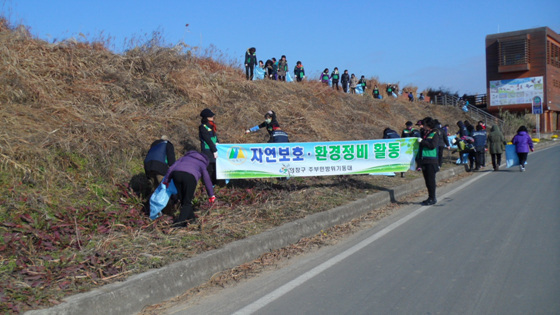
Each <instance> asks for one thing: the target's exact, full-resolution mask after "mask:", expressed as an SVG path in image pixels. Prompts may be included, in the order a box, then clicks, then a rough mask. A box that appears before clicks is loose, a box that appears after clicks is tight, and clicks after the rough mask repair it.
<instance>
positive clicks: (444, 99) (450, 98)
mask: <svg viewBox="0 0 560 315" xmlns="http://www.w3.org/2000/svg"><path fill="white" fill-rule="evenodd" d="M469 98H471V99H473V102H471V101H469V104H468V105H467V111H466V114H467V115H469V116H470V117H471V118H472V119H473V120H475V121H477V122H478V121H483V122H484V124H485V125H493V124H496V125H498V126H499V127H500V128H503V126H504V121H503V120H502V119H500V118H498V117H496V116H494V115H491V114H489V113H488V112H486V111H485V110H482V109H480V108H478V107H477V105H481V104H485V103H486V95H485V94H481V95H476V96H471V97H467V100H469ZM433 103H434V104H436V105H447V106H457V107H459V108H461V109H463V106H464V105H465V101H463V100H462V99H461V98H460V97H458V96H456V95H449V94H445V95H435V96H434V102H433ZM473 103H474V104H473Z"/></svg>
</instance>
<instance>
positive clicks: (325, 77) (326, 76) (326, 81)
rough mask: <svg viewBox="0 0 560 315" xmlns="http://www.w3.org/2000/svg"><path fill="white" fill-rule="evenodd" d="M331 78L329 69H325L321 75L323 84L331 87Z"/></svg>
mask: <svg viewBox="0 0 560 315" xmlns="http://www.w3.org/2000/svg"><path fill="white" fill-rule="evenodd" d="M330 79H331V77H330V76H329V68H325V70H324V71H323V73H321V83H323V84H325V85H329V81H330Z"/></svg>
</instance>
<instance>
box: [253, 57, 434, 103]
mask: <svg viewBox="0 0 560 315" xmlns="http://www.w3.org/2000/svg"><path fill="white" fill-rule="evenodd" d="M256 51H257V49H256V48H255V47H251V48H248V49H247V51H246V52H245V59H244V60H245V76H246V78H247V80H253V77H254V74H255V68H256V67H259V68H261V69H262V70H263V71H264V77H265V78H267V79H270V80H278V81H286V77H287V76H288V72H289V67H288V61H287V59H286V56H285V55H282V57H280V60H276V58H274V57H273V58H270V59H268V60H267V61H266V62H263V61H262V60H258V59H257V54H256ZM293 72H294V77H295V78H296V81H297V82H301V81H302V80H303V79H304V78H305V69H304V67H303V64H302V63H301V61H298V62H297V63H296V65H295V67H294V69H293ZM319 81H321V83H323V84H325V85H331V86H332V88H333V89H334V90H337V91H339V90H340V86H342V90H343V91H344V93H350V94H357V93H356V91H357V89H358V87H360V88H361V91H362V92H360V93H365V90H366V89H367V88H368V85H367V79H366V78H365V76H363V75H362V76H361V77H360V79H358V77H357V76H356V75H355V74H354V73H352V74H349V72H348V70H344V72H342V74H341V73H340V72H339V70H338V67H335V68H334V69H333V71H332V72H330V71H329V69H328V68H325V70H323V72H322V73H321V75H320V77H319ZM339 83H340V85H339ZM385 92H386V93H387V95H388V96H392V97H395V98H397V97H398V93H399V89H398V87H397V86H396V85H394V84H387V87H386V89H385ZM372 95H373V98H376V99H381V98H383V97H382V96H381V93H380V92H379V88H378V87H377V85H375V86H374V88H373V91H372ZM407 96H408V100H409V101H411V102H413V101H414V94H413V93H412V91H408V92H407ZM418 100H420V101H423V100H424V95H423V94H422V93H421V94H420V96H419V97H418Z"/></svg>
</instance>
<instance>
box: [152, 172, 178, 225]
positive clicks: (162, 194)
mask: <svg viewBox="0 0 560 315" xmlns="http://www.w3.org/2000/svg"><path fill="white" fill-rule="evenodd" d="M175 194H177V187H175V183H173V180H171V181H170V182H169V187H165V185H164V184H163V181H161V183H160V184H159V186H158V187H157V188H156V191H154V193H153V194H152V196H151V197H150V219H152V220H155V219H157V218H159V217H160V216H161V210H163V208H165V207H166V206H167V203H168V202H169V198H171V195H175Z"/></svg>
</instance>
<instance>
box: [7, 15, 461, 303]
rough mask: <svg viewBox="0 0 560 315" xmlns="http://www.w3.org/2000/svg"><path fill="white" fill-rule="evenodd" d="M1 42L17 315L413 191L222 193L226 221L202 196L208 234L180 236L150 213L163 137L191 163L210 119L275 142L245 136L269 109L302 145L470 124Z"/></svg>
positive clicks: (303, 188) (10, 278) (265, 186)
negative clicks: (151, 169)
mask: <svg viewBox="0 0 560 315" xmlns="http://www.w3.org/2000/svg"><path fill="white" fill-rule="evenodd" d="M0 43H1V45H0V58H1V59H2V60H1V62H0V121H1V122H2V126H3V128H1V130H0V168H1V172H0V196H1V197H0V282H1V283H3V286H2V288H0V312H3V313H4V312H19V311H22V310H26V309H30V308H37V307H40V306H45V305H50V304H53V303H57V302H56V301H57V300H59V299H60V298H61V297H63V296H65V295H68V294H72V293H76V292H80V291H84V290H88V289H90V288H91V287H92V286H96V285H102V284H105V283H108V282H110V281H114V280H118V279H122V278H123V277H126V276H129V275H130V274H133V273H137V272H142V271H144V270H146V269H148V268H153V267H158V266H162V265H164V264H167V263H169V262H171V261H174V260H177V259H184V258H185V257H189V256H192V255H196V254H197V253H200V252H203V251H205V250H208V249H211V248H216V247H219V246H221V245H222V244H223V243H224V242H229V241H232V240H235V239H240V238H243V237H246V236H247V235H251V234H255V233H259V232H260V231H262V230H264V229H267V228H269V227H271V226H274V225H278V224H282V223H283V222H286V221H289V220H293V219H297V218H300V217H303V216H305V215H307V214H309V213H312V212H316V211H323V210H325V209H329V208H331V207H333V206H336V205H339V204H343V203H345V202H348V201H349V200H352V199H355V198H359V197H360V196H363V195H364V194H366V193H368V192H373V191H375V190H376V189H378V188H380V187H383V186H387V185H393V184H397V183H399V181H401V179H387V178H382V179H380V178H378V177H376V178H373V177H374V176H369V177H368V176H352V177H332V178H319V179H317V178H316V179H297V178H294V179H292V180H291V181H289V182H287V183H286V182H277V181H275V180H247V181H240V182H239V183H236V184H235V186H233V187H224V188H219V189H218V192H217V195H218V198H219V202H218V203H217V204H216V205H214V206H213V208H212V209H209V205H207V204H206V203H205V202H203V201H202V200H205V194H204V193H203V192H201V191H199V192H198V193H197V196H200V200H199V199H197V200H196V204H197V206H199V208H200V209H201V210H202V211H203V213H204V214H205V215H204V216H203V219H202V220H201V221H202V223H203V224H202V225H201V226H199V227H198V228H192V229H190V230H188V231H185V232H183V233H179V234H177V233H173V232H172V230H171V229H170V228H169V220H170V217H164V218H162V219H161V220H158V221H156V222H151V221H149V220H147V218H146V217H145V216H144V215H143V214H142V206H143V203H144V202H145V200H146V197H145V196H144V195H143V194H142V191H143V187H145V186H143V185H144V184H145V183H144V178H143V174H142V172H143V168H142V160H143V157H144V155H145V153H146V151H147V148H148V146H149V144H150V143H151V142H152V141H153V140H155V139H156V138H159V136H161V135H162V134H166V135H168V136H169V137H170V138H171V139H172V141H173V142H174V143H175V144H176V148H177V154H178V155H179V154H181V152H183V148H184V147H185V146H189V145H195V146H198V139H197V138H198V135H197V130H198V129H197V126H198V124H199V117H198V114H199V112H200V111H201V110H202V109H203V108H205V107H209V108H211V109H212V110H213V111H214V112H216V113H217V117H216V121H217V124H218V128H219V129H218V133H219V136H220V140H221V142H223V143H240V142H261V141H263V140H265V139H266V135H265V133H259V134H252V135H249V136H244V134H243V130H244V129H245V128H247V127H250V126H253V125H255V124H257V123H260V122H261V121H262V119H263V117H262V115H263V113H264V112H266V111H267V110H269V109H273V110H275V111H276V112H277V113H278V115H279V121H280V123H281V125H282V126H283V127H284V129H285V130H286V131H287V132H288V133H289V134H290V137H291V141H294V142H296V141H326V140H355V139H372V138H380V137H381V134H382V130H383V129H384V128H385V127H387V126H389V127H392V128H393V129H396V130H399V131H400V129H401V126H402V125H403V124H404V122H405V121H406V120H416V119H420V118H422V117H424V116H428V115H430V116H434V117H437V118H439V119H440V121H442V122H443V123H449V124H450V125H452V124H453V123H454V122H455V121H457V120H459V119H461V120H464V119H466V118H465V117H464V116H463V114H462V113H461V112H460V111H458V110H457V109H455V108H442V107H437V106H431V105H428V104H423V103H422V104H420V103H414V104H411V103H407V102H398V101H395V100H387V101H385V100H383V101H379V100H373V99H372V98H371V96H370V95H366V96H363V97H362V96H356V95H344V94H342V93H338V92H334V91H332V90H331V89H329V88H326V87H324V86H321V85H320V84H318V83H316V82H305V83H302V84H295V83H293V84H287V83H280V82H271V81H260V82H247V81H245V80H244V78H243V74H242V73H241V72H240V71H239V70H238V69H234V68H231V67H228V66H226V65H224V64H222V63H219V62H216V61H214V60H212V59H211V58H194V57H190V56H189V54H185V53H184V52H183V51H181V50H177V49H174V48H161V47H139V48H136V49H133V50H131V51H129V52H127V53H125V54H123V55H116V54H113V53H111V52H109V51H107V50H106V49H105V48H104V47H103V45H102V44H99V43H66V44H60V45H51V44H48V43H45V42H43V41H40V40H36V39H33V38H30V36H28V35H27V34H26V33H25V32H24V31H21V30H19V31H14V30H12V29H10V28H9V27H7V26H6V23H5V22H4V21H0ZM415 176H418V175H414V174H412V175H411V176H410V177H412V178H413V177H415ZM131 188H134V189H135V190H136V191H138V192H140V194H135V193H133V192H132V191H133V189H131ZM207 210H211V211H210V212H206V211H207Z"/></svg>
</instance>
